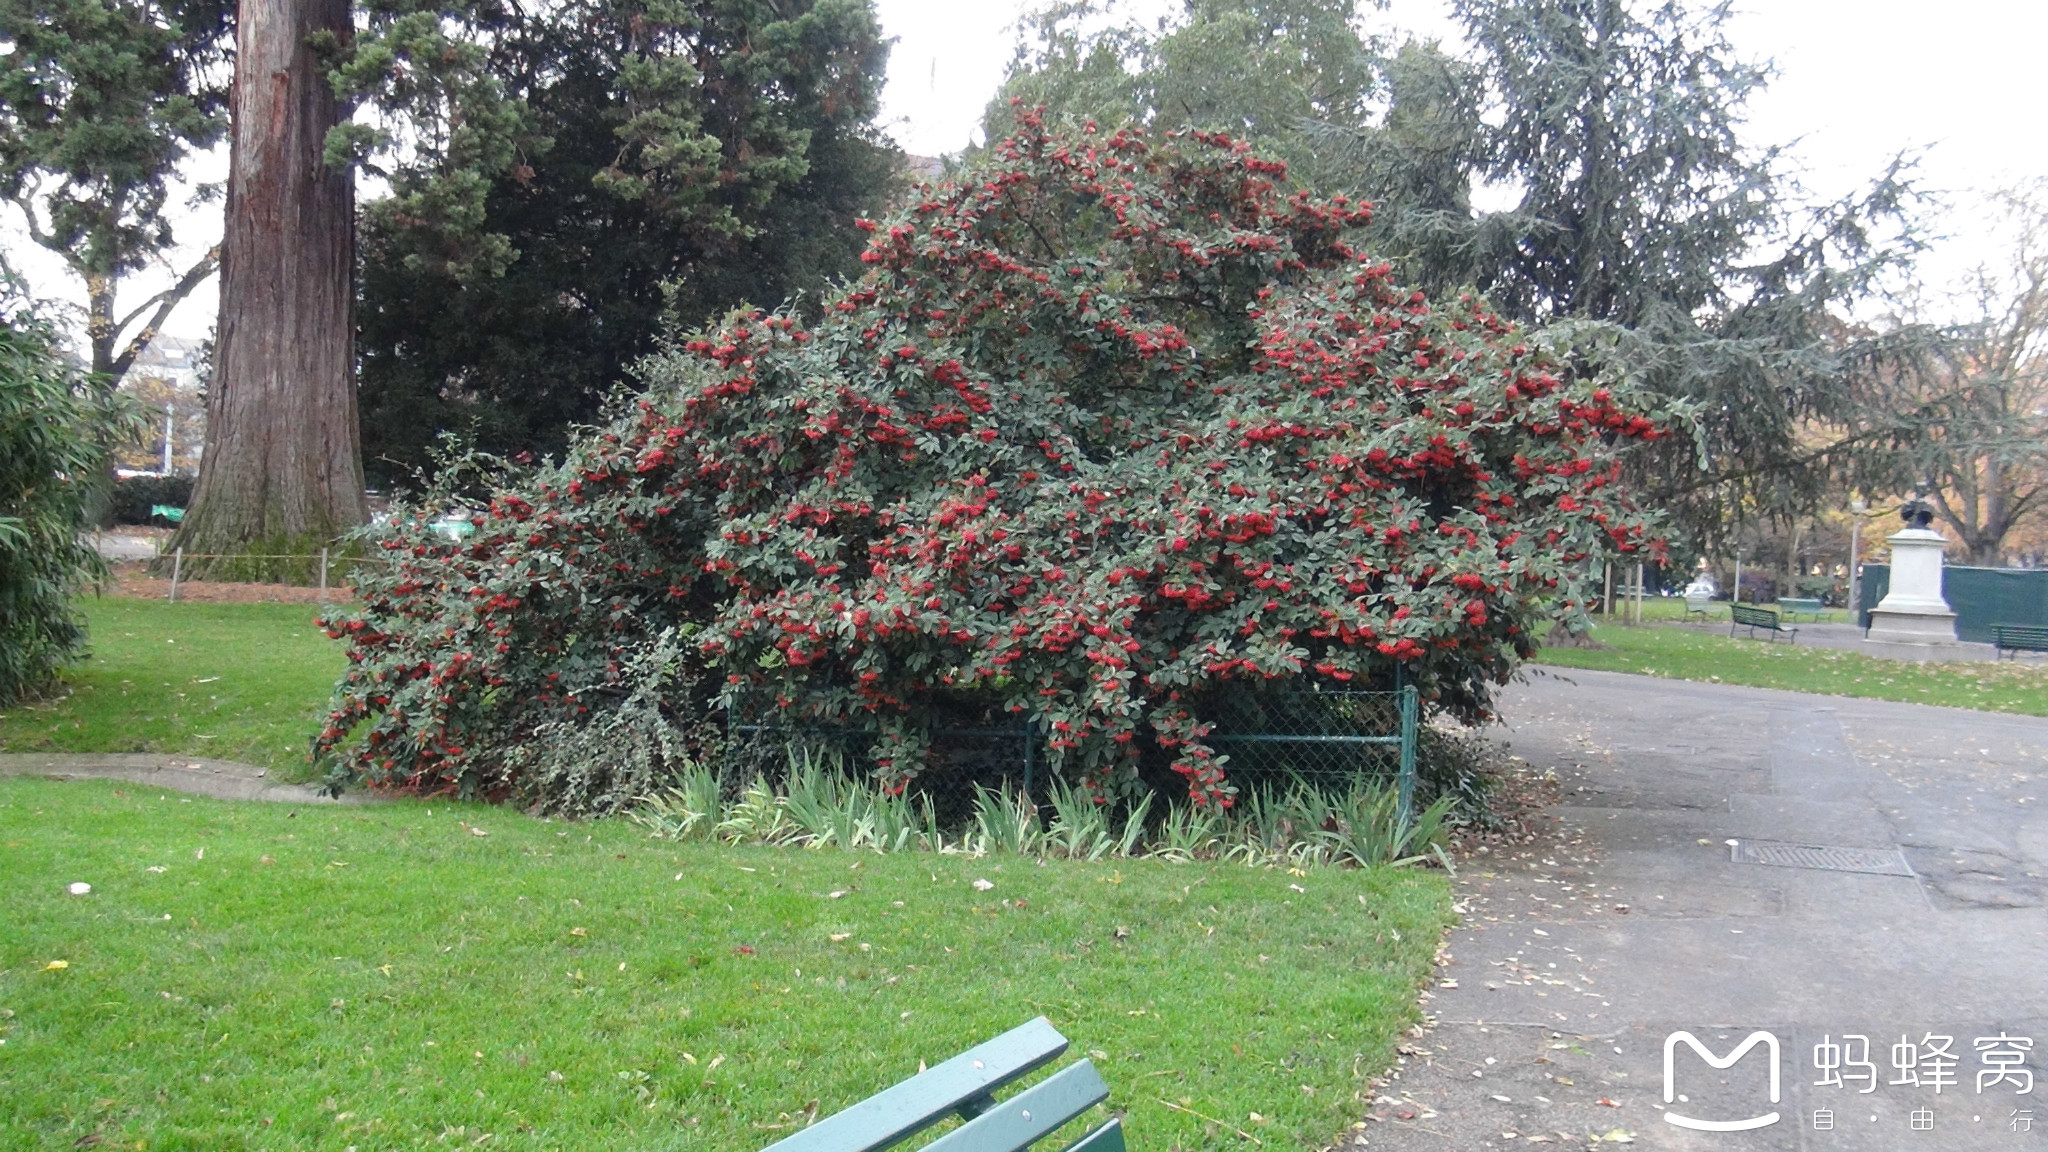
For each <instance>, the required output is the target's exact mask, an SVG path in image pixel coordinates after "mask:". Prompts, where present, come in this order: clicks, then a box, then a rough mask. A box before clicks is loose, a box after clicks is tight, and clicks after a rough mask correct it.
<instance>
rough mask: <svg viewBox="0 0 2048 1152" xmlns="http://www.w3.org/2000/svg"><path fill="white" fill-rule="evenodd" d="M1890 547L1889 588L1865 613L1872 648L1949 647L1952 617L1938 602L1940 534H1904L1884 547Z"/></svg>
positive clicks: (1911, 531)
mask: <svg viewBox="0 0 2048 1152" xmlns="http://www.w3.org/2000/svg"><path fill="white" fill-rule="evenodd" d="M1886 542H1887V543H1889V544H1890V545H1891V546H1892V582H1891V588H1890V589H1889V590H1888V591H1887V592H1886V593H1885V597H1884V599H1883V600H1880V601H1878V604H1877V607H1875V608H1873V609H1871V610H1870V630H1869V631H1868V632H1866V633H1864V635H1863V638H1864V639H1865V640H1868V641H1870V642H1871V643H1873V644H1954V643H1955V642H1956V614H1955V612H1954V611H1952V610H1951V609H1950V608H1949V606H1948V601H1947V600H1944V599H1942V596H1941V551H1942V548H1943V547H1944V546H1945V545H1946V544H1947V541H1946V540H1943V539H1942V536H1941V533H1939V532H1935V531H1932V530H1930V529H1926V528H1907V529H1904V530H1902V531H1899V532H1895V533H1893V534H1892V535H1891V536H1890V537H1889V538H1888V539H1887V541H1886Z"/></svg>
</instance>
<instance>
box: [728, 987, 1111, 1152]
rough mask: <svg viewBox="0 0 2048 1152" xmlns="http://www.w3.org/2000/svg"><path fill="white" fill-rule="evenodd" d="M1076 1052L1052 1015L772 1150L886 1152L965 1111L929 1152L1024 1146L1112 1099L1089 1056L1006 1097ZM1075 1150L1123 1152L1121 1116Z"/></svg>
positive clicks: (1009, 1150) (992, 1151)
mask: <svg viewBox="0 0 2048 1152" xmlns="http://www.w3.org/2000/svg"><path fill="white" fill-rule="evenodd" d="M1066 1050H1067V1038H1066V1037H1064V1036H1062V1035H1060V1034H1059V1032H1057V1031H1056V1030H1054V1028H1053V1026H1052V1024H1051V1023H1050V1022H1048V1021H1047V1020H1046V1018H1045V1017H1043V1016H1040V1017H1039V1018H1038V1019H1036V1020H1033V1021H1031V1022H1030V1023H1028V1024H1025V1025H1022V1026H1020V1027H1017V1028H1012V1029H1010V1030H1009V1031H1008V1032H1005V1033H1003V1034H1002V1035H1001V1036H998V1037H996V1038H995V1039H993V1040H990V1041H988V1042H987V1043H985V1044H978V1045H976V1046H974V1047H973V1048H969V1049H968V1050H967V1051H965V1052H962V1053H961V1054H960V1055H958V1056H955V1057H953V1058H952V1059H951V1060H948V1061H946V1062H945V1063H944V1064H940V1065H939V1066H937V1067H935V1068H930V1069H927V1070H926V1071H923V1072H920V1073H918V1074H917V1075H915V1076H912V1077H911V1078H910V1079H908V1080H905V1081H903V1082H902V1083H901V1084H898V1085H896V1086H895V1087H894V1088H889V1089H885V1090H883V1091H882V1092H879V1093H877V1094H876V1095H873V1096H870V1097H868V1098H867V1099H865V1100H863V1101H861V1102H860V1103H858V1104H855V1105H854V1106H853V1107H851V1108H848V1109H846V1110H845V1111H842V1112H835V1113H833V1114H832V1115H830V1116H827V1117H826V1118H825V1119H823V1120H820V1121H818V1122H817V1123H816V1124H813V1125H811V1126H810V1127H809V1128H806V1129H804V1130H803V1131H801V1132H798V1133H797V1134H795V1135H794V1136H790V1137H787V1138H785V1139H782V1140H779V1141H777V1142H775V1143H774V1144H772V1145H770V1146H769V1147H768V1150H767V1152H878V1150H879V1149H883V1148H888V1147H890V1146H891V1145H894V1144H898V1143H901V1142H902V1141H904V1140H907V1139H909V1138H910V1137H912V1136H914V1135H916V1134H917V1133H919V1132H922V1131H923V1130H925V1129H926V1128H929V1127H931V1126H932V1125H934V1124H937V1123H938V1122H939V1121H941V1120H944V1119H945V1118H946V1117H948V1116H952V1115H958V1116H959V1117H960V1118H961V1119H963V1120H964V1121H966V1123H964V1124H961V1125H960V1126H959V1127H957V1128H955V1129H953V1130H952V1131H950V1132H947V1133H946V1134H945V1135H943V1136H941V1137H939V1138H938V1139H936V1140H934V1141H932V1142H931V1143H929V1144H927V1145H925V1146H924V1149H923V1152H1021V1150H1022V1149H1025V1148H1029V1147H1030V1146H1031V1145H1032V1144H1033V1143H1035V1142H1037V1141H1038V1140H1041V1139H1043V1138H1045V1137H1047V1136H1050V1135H1052V1134H1053V1133H1054V1132H1055V1131H1057V1130H1059V1129H1060V1128H1061V1127H1063V1126H1065V1125H1066V1123H1067V1122H1068V1121H1069V1120H1072V1119H1074V1118H1075V1117H1076V1116H1079V1115H1081V1114H1082V1113H1084V1112H1086V1111H1088V1110H1089V1109H1090V1108H1093V1107H1095V1106H1096V1105H1097V1104H1100V1103H1102V1102H1103V1101H1104V1100H1106V1099H1108V1098H1109V1089H1108V1087H1106V1086H1105V1085H1104V1084H1103V1083H1102V1077H1101V1076H1099V1075H1097V1074H1096V1071H1095V1066H1094V1065H1093V1064H1091V1063H1089V1062H1088V1061H1086V1060H1083V1061H1081V1062H1080V1063H1078V1064H1071V1065H1068V1066H1067V1067H1065V1068H1062V1069H1060V1070H1059V1071H1058V1072H1055V1073H1053V1074H1052V1075H1051V1076H1048V1077H1046V1078H1045V1079H1044V1080H1041V1081H1039V1082H1038V1083H1036V1084H1033V1085H1032V1086H1031V1087H1029V1088H1026V1089H1024V1090H1023V1091H1021V1092H1018V1093H1017V1094H1015V1095H1013V1096H1011V1097H1010V1098H1009V1099H1007V1100H1004V1101H1002V1102H1000V1103H998V1102H997V1101H996V1098H995V1092H996V1090H997V1089H998V1088H1001V1087H1003V1086H1004V1085H1006V1084H1009V1083H1010V1082H1011V1081H1013V1080H1016V1079H1018V1078H1019V1077H1021V1076H1024V1075H1026V1074H1027V1073H1029V1072H1031V1071H1033V1070H1034V1069H1037V1068H1042V1067H1044V1066H1045V1065H1047V1064H1049V1063H1051V1062H1052V1061H1053V1060H1055V1059H1057V1058H1058V1057H1059V1055H1060V1053H1062V1052H1065V1051H1066ZM1066 1152H1124V1130H1123V1120H1122V1118H1121V1117H1112V1118H1111V1119H1109V1120H1107V1121H1105V1122H1104V1123H1102V1124H1101V1125H1099V1126H1097V1127H1096V1128H1094V1129H1092V1130H1091V1131H1089V1132H1087V1133H1086V1134H1084V1135H1083V1136H1081V1138H1080V1139H1078V1140H1076V1141H1074V1142H1073V1143H1072V1144H1069V1145H1067V1147H1066Z"/></svg>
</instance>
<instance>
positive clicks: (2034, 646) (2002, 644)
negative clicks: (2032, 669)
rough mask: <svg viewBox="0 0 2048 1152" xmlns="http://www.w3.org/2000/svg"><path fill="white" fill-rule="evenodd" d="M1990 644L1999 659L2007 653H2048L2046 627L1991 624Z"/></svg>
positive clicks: (2047, 632) (2038, 625)
mask: <svg viewBox="0 0 2048 1152" xmlns="http://www.w3.org/2000/svg"><path fill="white" fill-rule="evenodd" d="M1991 644H1992V646H1993V647H1994V648H1996V649H1998V652H1999V655H2000V656H2001V657H2002V656H2003V655H2004V654H2005V653H2007V652H2048V626H2044V625H2040V624H1993V625H1992V626H1991Z"/></svg>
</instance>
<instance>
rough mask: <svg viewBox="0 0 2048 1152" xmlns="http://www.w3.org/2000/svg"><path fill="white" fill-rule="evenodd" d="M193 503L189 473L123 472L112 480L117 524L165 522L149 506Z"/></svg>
mask: <svg viewBox="0 0 2048 1152" xmlns="http://www.w3.org/2000/svg"><path fill="white" fill-rule="evenodd" d="M190 503H192V477H190V476H124V477H121V478H119V479H116V480H115V481H114V490H113V517H114V523H116V524H164V523H166V521H164V520H163V519H162V518H161V517H157V516H155V515H153V514H152V513H151V511H150V509H152V508H155V507H157V506H158V505H164V506H166V507H170V508H183V507H185V506H187V505H189V504H190Z"/></svg>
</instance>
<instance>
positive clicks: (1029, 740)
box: [1024, 716, 1038, 800]
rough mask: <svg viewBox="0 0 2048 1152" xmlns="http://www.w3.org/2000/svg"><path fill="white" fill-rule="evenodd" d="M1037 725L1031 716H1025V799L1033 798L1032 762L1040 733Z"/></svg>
mask: <svg viewBox="0 0 2048 1152" xmlns="http://www.w3.org/2000/svg"><path fill="white" fill-rule="evenodd" d="M1035 727H1036V726H1035V725H1033V724H1032V723H1031V718H1030V717H1029V716H1026V717H1025V718H1024V799H1026V800H1030V799H1031V769H1032V762H1033V760H1034V759H1036V756H1035V753H1036V751H1037V749H1036V745H1037V743H1038V741H1037V739H1036V737H1037V735H1038V733H1037V732H1035V731H1034V730H1033V729H1034V728H1035Z"/></svg>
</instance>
